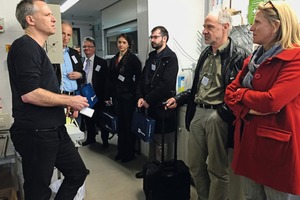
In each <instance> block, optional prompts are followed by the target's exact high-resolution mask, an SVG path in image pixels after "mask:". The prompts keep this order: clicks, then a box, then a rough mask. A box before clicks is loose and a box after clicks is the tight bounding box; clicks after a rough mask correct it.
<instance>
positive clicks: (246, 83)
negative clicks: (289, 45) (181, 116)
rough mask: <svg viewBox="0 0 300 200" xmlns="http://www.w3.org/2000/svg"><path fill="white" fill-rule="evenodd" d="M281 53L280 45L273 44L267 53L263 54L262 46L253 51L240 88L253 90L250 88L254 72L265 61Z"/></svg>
mask: <svg viewBox="0 0 300 200" xmlns="http://www.w3.org/2000/svg"><path fill="white" fill-rule="evenodd" d="M281 51H282V48H281V46H280V44H275V45H274V46H273V47H271V48H270V49H269V50H268V51H266V52H264V49H263V47H262V46H260V47H258V49H257V50H256V51H254V53H253V55H252V57H251V60H250V62H249V63H248V69H249V71H248V73H247V74H246V76H245V78H244V79H243V82H242V86H243V87H246V88H250V89H253V86H252V79H253V75H254V73H255V71H256V70H257V68H258V67H259V66H260V64H261V63H262V62H264V61H265V60H266V59H268V58H271V57H273V56H275V55H277V54H278V53H280V52H281Z"/></svg>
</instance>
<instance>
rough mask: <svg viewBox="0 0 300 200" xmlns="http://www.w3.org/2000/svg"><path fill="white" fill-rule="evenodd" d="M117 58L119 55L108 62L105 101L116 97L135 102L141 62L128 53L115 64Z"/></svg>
mask: <svg viewBox="0 0 300 200" xmlns="http://www.w3.org/2000/svg"><path fill="white" fill-rule="evenodd" d="M118 57H119V53H117V54H116V55H115V56H114V57H113V58H112V59H111V61H110V66H109V83H108V91H107V93H108V95H107V97H106V99H107V100H108V99H109V97H118V98H125V99H130V100H133V101H136V100H137V99H136V89H137V84H138V82H139V80H140V77H141V74H142V64H141V61H140V60H139V59H138V57H137V56H136V55H134V54H133V53H131V52H129V51H128V52H126V54H125V55H124V56H123V58H122V59H121V60H120V62H118V63H117V59H118Z"/></svg>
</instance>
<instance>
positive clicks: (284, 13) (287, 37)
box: [258, 1, 300, 49]
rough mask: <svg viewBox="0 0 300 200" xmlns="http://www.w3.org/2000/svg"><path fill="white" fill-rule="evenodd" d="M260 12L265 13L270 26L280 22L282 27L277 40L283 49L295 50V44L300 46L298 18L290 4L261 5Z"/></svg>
mask: <svg viewBox="0 0 300 200" xmlns="http://www.w3.org/2000/svg"><path fill="white" fill-rule="evenodd" d="M258 10H259V11H261V12H262V13H263V15H264V16H265V18H266V19H267V20H268V21H269V22H270V24H274V23H275V22H276V21H280V27H279V29H278V31H277V36H276V37H275V39H276V42H277V43H279V44H280V45H281V47H282V48H284V49H286V48H294V47H295V44H296V45H300V26H299V23H298V18H297V15H296V13H295V11H294V10H293V9H292V7H291V6H290V5H289V4H288V3H286V2H284V1H274V2H272V3H269V2H267V3H260V4H259V5H258ZM276 11H277V12H276Z"/></svg>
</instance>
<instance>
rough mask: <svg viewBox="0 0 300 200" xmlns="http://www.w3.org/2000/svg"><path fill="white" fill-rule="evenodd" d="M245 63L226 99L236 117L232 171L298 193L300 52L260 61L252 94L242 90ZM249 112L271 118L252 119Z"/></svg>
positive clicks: (285, 51) (299, 174)
mask: <svg viewBox="0 0 300 200" xmlns="http://www.w3.org/2000/svg"><path fill="white" fill-rule="evenodd" d="M249 60H250V57H249V58H247V59H246V60H245V62H244V66H243V69H242V70H241V71H240V73H239V74H238V76H237V78H236V79H235V80H234V81H233V82H232V83H231V84H230V85H228V87H227V89H226V95H225V102H226V103H227V104H228V106H229V107H230V108H231V109H232V110H233V112H234V115H235V116H236V120H235V122H234V123H235V134H234V142H235V143H234V159H233V163H232V167H233V170H234V171H235V173H236V174H238V175H242V176H246V177H248V178H250V179H252V180H254V181H255V182H257V183H259V184H262V185H266V186H269V187H271V188H274V189H276V190H279V191H282V192H287V193H292V194H300V48H294V49H290V50H283V51H282V52H281V53H279V54H278V55H276V56H275V57H273V58H269V59H267V60H266V61H264V62H263V63H262V64H261V65H260V66H259V68H258V69H257V70H256V72H255V74H254V77H253V80H252V86H253V88H254V89H249V88H243V86H242V85H241V82H242V80H243V77H244V76H245V75H246V73H247V72H248V66H247V65H248V62H249ZM250 109H253V110H255V111H258V112H261V113H273V114H268V115H264V116H258V115H250V114H248V112H249V110H250Z"/></svg>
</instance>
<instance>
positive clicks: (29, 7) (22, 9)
mask: <svg viewBox="0 0 300 200" xmlns="http://www.w3.org/2000/svg"><path fill="white" fill-rule="evenodd" d="M37 9H38V8H37V7H36V6H35V5H34V4H33V1H32V0H31V1H30V0H22V1H21V2H20V3H19V4H18V5H17V8H16V13H15V15H16V18H17V20H18V22H19V23H20V24H21V26H22V28H23V29H26V28H27V27H28V23H27V21H26V16H28V15H33V14H34V13H36V12H37Z"/></svg>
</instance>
